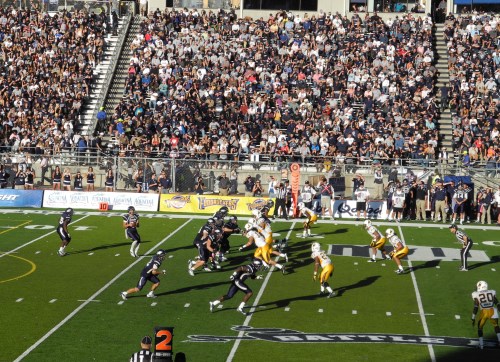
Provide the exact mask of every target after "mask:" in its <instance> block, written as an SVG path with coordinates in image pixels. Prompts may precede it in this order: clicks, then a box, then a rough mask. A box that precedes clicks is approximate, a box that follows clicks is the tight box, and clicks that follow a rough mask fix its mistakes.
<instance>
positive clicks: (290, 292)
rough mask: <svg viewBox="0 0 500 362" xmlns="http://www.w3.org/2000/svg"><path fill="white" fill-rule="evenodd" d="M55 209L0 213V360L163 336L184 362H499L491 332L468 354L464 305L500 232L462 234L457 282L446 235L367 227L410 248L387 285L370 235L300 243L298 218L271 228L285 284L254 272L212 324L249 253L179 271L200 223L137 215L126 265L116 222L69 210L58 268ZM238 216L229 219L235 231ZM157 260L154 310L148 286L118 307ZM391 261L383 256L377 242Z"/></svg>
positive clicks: (52, 357) (331, 234)
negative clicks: (318, 276) (465, 255)
mask: <svg viewBox="0 0 500 362" xmlns="http://www.w3.org/2000/svg"><path fill="white" fill-rule="evenodd" d="M60 214H61V211H60V210H57V211H47V210H26V211H23V210H6V209H4V210H0V306H1V311H0V325H1V328H0V341H1V342H0V361H2V362H3V361H21V360H22V361H34V362H43V361H66V360H68V361H76V362H79V361H105V362H108V361H109V362H111V361H127V360H128V359H129V358H130V355H131V354H132V353H134V352H136V351H138V350H139V349H140V346H139V342H140V340H141V338H142V337H143V336H144V335H153V329H154V328H155V327H156V326H161V327H173V328H174V337H173V352H174V354H179V353H181V352H182V353H183V354H184V355H185V357H186V361H196V362H197V361H253V360H255V359H256V358H265V359H266V360H270V361H333V360H336V361H389V360H402V361H471V360H476V359H480V360H481V361H482V362H485V361H499V360H500V349H499V348H498V347H497V346H496V335H495V333H494V331H493V327H492V326H491V325H490V324H487V325H486V326H485V327H484V332H485V333H484V337H485V341H486V342H487V343H486V348H485V349H484V350H479V349H478V348H477V328H476V327H473V326H472V324H471V313H472V309H473V302H472V298H471V293H472V292H473V291H474V290H475V288H476V283H477V282H478V281H479V280H485V281H487V282H488V284H489V287H490V289H495V290H497V291H498V292H500V273H499V271H500V232H499V231H500V230H499V229H498V228H497V227H493V226H483V225H476V224H467V225H465V226H464V230H465V231H466V232H467V234H468V235H469V236H470V237H471V238H472V239H473V240H474V246H473V248H472V250H471V253H470V254H471V256H470V258H469V267H470V270H469V271H468V272H459V271H458V267H459V265H460V260H459V259H460V256H459V249H460V244H459V243H457V242H456V239H455V236H454V235H453V234H452V233H450V231H449V229H448V225H447V224H435V223H422V224H417V223H414V222H412V223H410V222H407V223H401V224H396V223H388V222H378V221H374V225H376V226H377V227H378V228H379V230H381V231H383V232H385V230H386V229H387V228H389V227H391V228H393V229H394V230H395V232H396V234H397V235H399V236H400V237H401V239H402V240H403V241H405V242H406V244H407V245H408V246H409V247H410V255H409V257H408V258H405V260H404V262H403V265H404V267H405V270H406V272H405V273H404V274H402V275H397V274H396V273H395V272H394V271H395V270H396V266H395V263H394V262H393V261H391V260H385V261H382V260H380V258H379V259H378V261H377V262H376V263H368V262H367V261H368V256H369V248H368V244H369V242H370V237H369V236H368V234H367V233H366V231H365V230H364V228H363V223H362V221H359V222H355V221H345V220H336V221H330V220H328V221H327V220H324V221H323V220H321V221H319V222H318V223H317V224H315V225H314V226H313V227H312V233H313V236H311V237H309V238H302V237H301V235H302V223H301V220H299V219H294V220H291V221H286V222H284V221H283V222H281V221H279V222H278V221H277V222H273V224H272V226H273V232H274V234H275V239H281V238H284V237H288V238H289V240H290V241H289V243H288V245H289V246H288V249H287V252H288V255H289V262H288V263H287V264H286V266H287V273H285V274H282V273H281V272H280V271H279V270H275V269H274V268H271V269H270V270H261V271H260V272H259V274H261V275H262V276H263V278H262V279H261V280H248V281H247V284H248V285H249V286H250V287H251V288H252V289H253V291H254V294H253V296H252V298H251V299H250V300H249V302H248V303H247V306H248V307H249V308H247V309H248V311H249V312H250V313H249V315H248V316H244V315H242V314H240V313H238V312H237V311H236V308H237V307H238V305H239V303H240V302H241V299H242V297H243V294H242V293H237V294H236V295H235V297H234V298H233V299H230V300H227V301H225V302H223V303H222V305H219V306H217V308H216V309H215V310H214V311H213V312H212V313H210V311H209V301H211V300H214V299H217V298H219V297H220V296H222V295H223V294H225V293H226V292H227V290H228V288H229V286H230V280H229V276H230V275H231V274H232V272H233V271H234V269H235V268H237V267H238V266H240V265H244V264H245V263H249V262H250V260H251V256H252V255H253V251H251V250H248V251H245V252H239V251H238V247H239V246H241V245H242V244H244V243H245V242H246V239H245V238H244V237H243V236H241V235H233V236H231V237H230V242H231V252H230V253H229V254H228V255H227V257H228V261H226V262H223V263H222V269H221V270H218V271H212V272H206V271H199V272H197V273H196V275H195V276H194V277H192V276H190V275H189V274H188V272H187V261H188V260H189V259H192V258H193V257H195V256H196V254H197V251H196V249H195V248H194V247H193V246H192V241H193V239H194V237H195V235H196V233H197V231H198V230H199V228H200V227H201V226H202V225H203V224H204V223H205V221H206V219H207V217H208V216H204V215H193V216H190V215H166V214H147V213H140V214H141V224H140V225H141V227H140V228H139V233H140V235H141V237H142V240H143V242H142V244H141V248H140V250H139V254H140V255H141V257H140V258H136V259H134V258H132V257H131V256H130V254H129V248H130V240H128V239H126V238H125V235H124V231H123V228H122V219H121V216H122V215H123V213H117V212H112V211H109V212H106V213H100V212H83V211H76V212H75V215H74V216H73V221H72V223H71V224H70V225H69V231H70V233H71V236H72V241H71V243H70V244H69V246H68V247H67V252H68V253H69V255H67V256H65V257H59V256H58V255H57V250H58V248H59V244H60V239H59V236H58V235H57V233H56V232H55V227H56V225H57V222H58V220H59V216H60ZM245 220H246V218H243V217H242V218H240V220H239V224H240V227H243V226H244V224H245ZM313 242H319V243H320V244H321V246H322V249H324V250H325V251H327V253H328V254H329V255H330V258H331V259H332V261H333V264H334V266H335V271H334V273H333V276H332V278H331V279H330V285H331V286H332V287H333V289H334V290H335V291H336V293H337V296H335V297H334V298H330V299H328V298H326V297H325V296H324V295H319V282H317V281H313V279H312V277H313V270H314V263H313V260H312V259H311V244H312V243H313ZM160 248H162V249H165V250H166V251H167V257H166V259H165V261H164V262H163V265H162V268H164V269H166V275H160V280H161V284H160V286H159V288H158V289H157V291H156V294H157V296H158V297H157V298H155V299H151V298H146V293H147V292H148V291H149V288H150V286H151V284H149V283H148V284H147V285H146V287H145V288H144V289H143V290H142V291H141V292H139V293H136V294H133V295H131V296H130V297H129V298H128V300H126V301H124V300H122V299H121V298H120V295H119V294H120V292H121V291H123V290H127V289H129V288H132V287H134V286H135V285H136V284H137V281H138V279H139V276H140V272H141V270H142V268H143V267H144V266H145V264H146V263H147V262H148V261H149V260H150V257H151V256H152V255H153V254H154V252H156V251H157V250H158V249H160ZM386 248H387V249H389V244H386Z"/></svg>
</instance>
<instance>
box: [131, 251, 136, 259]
mask: <svg viewBox="0 0 500 362" xmlns="http://www.w3.org/2000/svg"><path fill="white" fill-rule="evenodd" d="M130 256H131V257H132V258H135V257H136V255H135V253H134V252H133V251H132V250H130Z"/></svg>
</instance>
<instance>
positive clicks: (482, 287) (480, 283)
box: [476, 280, 488, 292]
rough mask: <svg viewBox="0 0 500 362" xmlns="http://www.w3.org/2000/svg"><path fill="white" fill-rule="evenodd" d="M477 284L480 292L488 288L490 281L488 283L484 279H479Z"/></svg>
mask: <svg viewBox="0 0 500 362" xmlns="http://www.w3.org/2000/svg"><path fill="white" fill-rule="evenodd" d="M476 286H477V291H478V292H482V291H484V290H488V283H486V282H485V281H483V280H480V281H478V282H477V284H476Z"/></svg>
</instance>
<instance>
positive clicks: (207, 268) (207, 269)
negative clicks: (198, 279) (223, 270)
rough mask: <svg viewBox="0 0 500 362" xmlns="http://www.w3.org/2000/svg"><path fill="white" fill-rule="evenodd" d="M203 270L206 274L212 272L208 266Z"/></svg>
mask: <svg viewBox="0 0 500 362" xmlns="http://www.w3.org/2000/svg"><path fill="white" fill-rule="evenodd" d="M203 270H204V271H206V272H211V271H212V269H210V268H209V267H208V266H206V267H204V268H203Z"/></svg>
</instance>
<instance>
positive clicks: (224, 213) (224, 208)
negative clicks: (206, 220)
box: [212, 206, 229, 224]
mask: <svg viewBox="0 0 500 362" xmlns="http://www.w3.org/2000/svg"><path fill="white" fill-rule="evenodd" d="M228 212H229V209H228V208H227V206H222V207H221V208H220V209H219V210H218V211H216V212H215V214H214V215H213V216H212V218H214V219H216V220H217V219H219V220H222V224H224V218H225V217H226V216H227V214H228Z"/></svg>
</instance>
